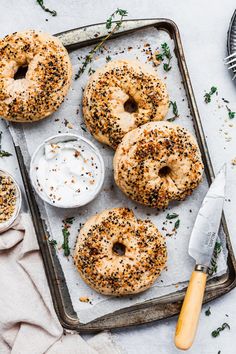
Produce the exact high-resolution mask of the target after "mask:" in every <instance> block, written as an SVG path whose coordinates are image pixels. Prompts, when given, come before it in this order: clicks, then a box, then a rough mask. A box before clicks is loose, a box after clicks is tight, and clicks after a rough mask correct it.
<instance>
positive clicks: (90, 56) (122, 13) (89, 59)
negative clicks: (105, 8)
mask: <svg viewBox="0 0 236 354" xmlns="http://www.w3.org/2000/svg"><path fill="white" fill-rule="evenodd" d="M127 15H128V12H127V11H126V10H122V9H117V10H116V11H114V12H113V13H112V14H111V16H110V17H109V18H108V19H107V21H106V28H107V29H108V30H109V29H111V28H112V25H113V24H114V27H113V29H112V30H111V31H109V32H108V34H107V35H106V36H105V37H104V38H103V39H102V40H101V42H99V43H98V44H97V45H96V46H95V47H94V48H93V49H92V50H90V52H89V53H88V55H86V57H85V59H84V61H83V62H82V66H81V67H80V68H79V71H78V72H77V74H76V75H75V80H77V79H78V78H79V77H80V76H81V75H82V74H83V73H84V71H85V69H86V68H87V66H88V64H89V63H91V62H92V60H93V56H94V54H95V53H96V52H97V51H98V50H99V49H100V48H101V47H102V46H103V45H104V43H105V42H106V41H107V40H108V39H109V38H110V37H111V36H112V35H113V34H114V33H115V32H116V31H117V30H118V29H119V28H120V27H121V25H122V23H123V19H124V17H125V16H127ZM116 16H120V18H119V20H118V21H114V20H115V17H116Z"/></svg>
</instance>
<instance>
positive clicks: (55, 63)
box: [0, 31, 72, 122]
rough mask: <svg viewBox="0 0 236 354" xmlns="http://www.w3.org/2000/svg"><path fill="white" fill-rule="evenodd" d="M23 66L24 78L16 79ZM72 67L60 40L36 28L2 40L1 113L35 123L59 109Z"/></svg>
mask: <svg viewBox="0 0 236 354" xmlns="http://www.w3.org/2000/svg"><path fill="white" fill-rule="evenodd" d="M20 68H25V69H27V72H26V74H25V77H22V78H20V79H16V78H15V75H16V73H17V72H18V71H19V69H20ZM71 76H72V66H71V63H70V58H69V56H68V53H67V51H66V49H65V48H64V47H63V45H62V44H61V42H60V41H59V40H58V39H57V38H56V37H53V36H51V35H49V34H45V33H40V32H36V31H25V32H15V33H13V34H10V35H8V36H6V37H4V38H3V39H1V40H0V116H2V117H3V118H5V119H7V120H10V121H14V122H32V121H37V120H40V119H42V118H45V117H47V116H48V115H50V114H51V113H53V112H54V111H56V110H57V109H58V107H59V106H60V104H61V103H62V101H63V100H64V97H65V95H66V94H67V91H68V89H69V86H70V84H71Z"/></svg>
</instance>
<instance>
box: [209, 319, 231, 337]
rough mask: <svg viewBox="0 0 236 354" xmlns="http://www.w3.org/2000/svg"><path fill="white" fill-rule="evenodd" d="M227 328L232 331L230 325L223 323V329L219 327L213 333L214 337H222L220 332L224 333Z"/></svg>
mask: <svg viewBox="0 0 236 354" xmlns="http://www.w3.org/2000/svg"><path fill="white" fill-rule="evenodd" d="M225 328H228V329H230V325H229V324H228V323H226V322H225V323H223V324H222V326H221V327H218V328H217V329H215V330H214V331H212V332H211V335H212V337H214V338H215V337H218V336H219V335H220V332H222V331H224V330H225Z"/></svg>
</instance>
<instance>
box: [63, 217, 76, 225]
mask: <svg viewBox="0 0 236 354" xmlns="http://www.w3.org/2000/svg"><path fill="white" fill-rule="evenodd" d="M74 220H75V217H74V216H71V217H69V218H66V219H65V220H63V223H64V224H70V225H72V224H73V222H74Z"/></svg>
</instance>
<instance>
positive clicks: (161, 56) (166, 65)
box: [156, 43, 172, 72]
mask: <svg viewBox="0 0 236 354" xmlns="http://www.w3.org/2000/svg"><path fill="white" fill-rule="evenodd" d="M161 49H162V52H161V53H158V54H157V55H156V59H157V60H159V61H164V59H165V58H166V59H167V63H164V64H163V69H164V70H165V71H167V72H168V71H170V70H171V66H170V61H171V59H172V55H171V53H170V48H169V46H168V44H167V43H162V45H161Z"/></svg>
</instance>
